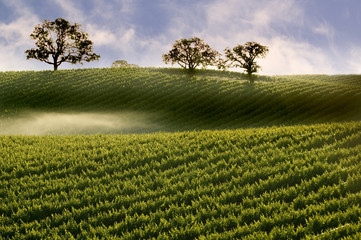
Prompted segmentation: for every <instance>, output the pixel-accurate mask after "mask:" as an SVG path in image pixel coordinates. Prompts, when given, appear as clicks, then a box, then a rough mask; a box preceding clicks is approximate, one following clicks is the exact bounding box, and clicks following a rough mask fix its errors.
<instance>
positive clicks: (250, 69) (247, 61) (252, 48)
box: [225, 42, 269, 83]
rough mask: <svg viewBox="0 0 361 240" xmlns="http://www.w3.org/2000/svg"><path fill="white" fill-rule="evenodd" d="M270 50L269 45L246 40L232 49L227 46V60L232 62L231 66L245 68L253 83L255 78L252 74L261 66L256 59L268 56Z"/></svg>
mask: <svg viewBox="0 0 361 240" xmlns="http://www.w3.org/2000/svg"><path fill="white" fill-rule="evenodd" d="M268 51H269V49H268V47H267V46H263V45H261V44H259V43H256V42H246V43H245V44H243V45H237V46H235V47H234V48H233V49H232V50H231V49H229V48H226V49H225V54H226V61H228V62H230V65H231V66H235V67H240V68H244V69H245V71H246V73H247V74H248V76H249V78H250V81H251V83H253V81H254V79H253V77H252V74H253V73H256V72H257V71H258V70H259V69H260V68H261V66H259V65H258V64H257V62H256V61H255V60H256V58H259V57H266V55H267V54H268Z"/></svg>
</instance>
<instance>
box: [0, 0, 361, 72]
mask: <svg viewBox="0 0 361 240" xmlns="http://www.w3.org/2000/svg"><path fill="white" fill-rule="evenodd" d="M58 17H62V18H65V19H67V20H68V21H70V22H71V23H74V22H77V23H80V24H82V29H83V30H84V31H86V32H88V33H89V35H90V39H91V40H92V41H93V42H94V51H95V52H96V53H97V54H99V55H101V58H100V60H99V61H98V62H91V63H84V65H80V64H78V65H70V64H62V65H61V66H60V67H59V69H67V68H82V67H86V68H91V67H109V66H110V65H111V63H112V62H113V61H115V60H120V59H123V60H127V61H128V62H129V63H134V64H138V65H140V66H154V67H157V66H167V65H165V64H164V63H163V62H162V58H161V56H162V54H164V53H166V52H167V51H169V50H170V48H171V46H172V44H173V43H174V41H175V40H177V39H180V38H190V37H194V36H197V37H200V38H202V39H203V40H204V41H205V42H207V43H208V44H209V45H210V46H211V47H212V48H214V49H216V50H217V51H219V52H222V53H223V50H224V49H225V48H226V47H234V46H235V45H237V44H243V43H245V42H247V41H257V42H259V43H261V44H264V45H267V46H269V48H270V52H269V55H268V56H267V57H266V58H265V59H261V60H259V63H260V65H261V66H262V71H261V72H260V73H261V74H314V73H324V74H347V73H361V1H360V0H342V1H341V0H253V1H249V0H198V1H195V0H107V1H105V0H103V1H101V0H0V71H19V70H51V69H52V66H51V65H48V64H45V63H42V62H38V61H36V60H26V58H25V54H24V51H25V50H27V49H30V48H32V47H34V46H35V45H34V42H33V41H32V40H31V39H30V37H29V35H30V34H31V33H32V31H33V30H34V27H35V25H37V24H39V23H41V22H42V21H43V20H45V19H48V20H54V19H56V18H58ZM169 66H170V65H169Z"/></svg>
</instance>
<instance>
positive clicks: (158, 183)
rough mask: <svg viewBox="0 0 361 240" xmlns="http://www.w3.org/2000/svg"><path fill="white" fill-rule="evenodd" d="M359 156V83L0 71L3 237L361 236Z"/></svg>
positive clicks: (319, 78) (175, 73)
mask: <svg viewBox="0 0 361 240" xmlns="http://www.w3.org/2000/svg"><path fill="white" fill-rule="evenodd" d="M280 125H289V126H280ZM271 126H272V127H271ZM194 130H195V131H194ZM150 132H151V133H152V134H149V133H150ZM93 133H101V134H93ZM107 133H110V134H109V135H108V134H107ZM114 133H140V134H114ZM16 134H20V135H50V136H14V135H16ZM68 134H72V135H71V136H57V135H68ZM77 134H89V135H77ZM360 160H361V75H360V76H359V75H339V76H326V75H304V76H272V77H267V76H259V79H258V81H257V82H256V83H255V84H249V83H248V81H247V80H246V78H245V76H244V75H243V74H240V73H236V72H221V71H212V70H199V71H197V73H196V74H195V75H193V76H189V75H187V74H185V73H184V72H183V71H181V70H177V69H156V68H139V69H132V68H119V69H82V70H63V71H57V72H50V71H44V72H2V73H0V200H1V201H0V239H277V240H279V239H361V235H360V233H361V207H360V202H361V165H360V162H361V161H360Z"/></svg>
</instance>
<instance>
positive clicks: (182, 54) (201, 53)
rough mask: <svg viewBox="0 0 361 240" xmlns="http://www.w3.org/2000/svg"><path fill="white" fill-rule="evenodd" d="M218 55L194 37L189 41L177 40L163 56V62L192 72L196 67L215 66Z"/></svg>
mask: <svg viewBox="0 0 361 240" xmlns="http://www.w3.org/2000/svg"><path fill="white" fill-rule="evenodd" d="M219 55H220V54H219V53H218V52H217V51H215V50H213V49H212V48H211V47H210V46H209V45H208V44H207V43H204V42H203V40H202V39H200V38H197V37H194V38H190V39H185V38H182V39H179V40H177V41H176V42H175V43H174V44H173V47H172V49H171V50H170V51H169V53H167V54H163V56H162V58H163V61H164V62H165V63H166V64H168V63H172V64H174V63H177V64H179V66H181V67H182V68H184V69H188V70H190V71H194V69H196V68H197V67H198V66H203V67H204V68H205V67H207V66H209V65H210V66H212V65H217V57H219Z"/></svg>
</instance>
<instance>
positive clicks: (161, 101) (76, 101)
mask: <svg viewBox="0 0 361 240" xmlns="http://www.w3.org/2000/svg"><path fill="white" fill-rule="evenodd" d="M360 92H361V77H360V75H344V76H326V75H310V76H275V77H265V76H259V80H258V81H257V82H256V84H252V85H251V84H249V83H248V80H247V78H246V76H245V75H244V74H241V73H238V72H228V71H214V70H196V72H195V75H194V76H193V77H190V76H188V74H186V73H184V71H182V70H181V69H171V68H160V69H157V68H104V69H79V70H60V71H56V72H52V71H43V72H1V73H0V116H2V117H3V118H11V117H12V116H14V115H16V114H18V113H19V114H21V112H22V111H25V110H29V111H52V112H77V111H91V112H97V111H99V112H103V111H105V112H107V111H109V112H122V111H139V112H146V113H154V116H155V117H154V119H153V120H154V123H155V124H156V125H157V126H159V127H158V128H156V129H153V128H149V129H148V130H147V129H145V131H146V132H149V131H159V130H164V131H183V130H194V129H197V130H200V129H235V128H239V127H260V126H274V125H293V124H312V123H323V122H342V121H352V120H357V121H358V120H361V95H360Z"/></svg>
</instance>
